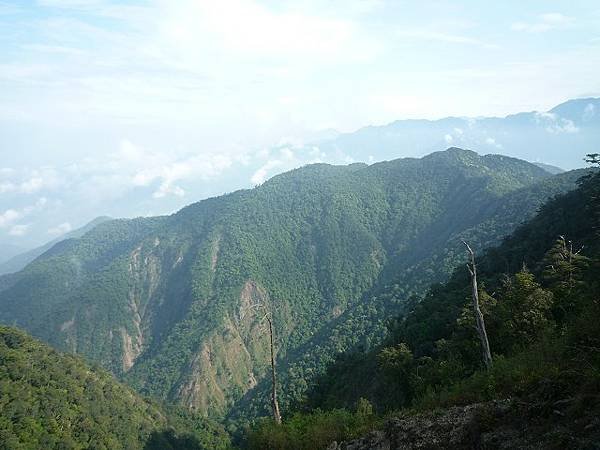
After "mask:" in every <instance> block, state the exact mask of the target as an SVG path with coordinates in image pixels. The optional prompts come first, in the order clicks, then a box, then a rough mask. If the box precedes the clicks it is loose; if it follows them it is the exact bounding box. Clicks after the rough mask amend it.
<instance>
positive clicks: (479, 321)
mask: <svg viewBox="0 0 600 450" xmlns="http://www.w3.org/2000/svg"><path fill="white" fill-rule="evenodd" d="M463 244H465V246H466V247H467V251H468V252H469V256H470V259H471V262H470V264H467V268H468V269H469V273H470V274H471V289H472V297H473V313H474V314H475V323H476V325H477V334H479V341H480V342H481V353H482V356H483V362H484V364H485V367H486V369H488V370H489V369H490V368H491V367H492V354H491V352H490V343H489V341H488V337H487V332H486V331H485V322H484V320H483V314H482V313H481V309H479V290H478V289H477V267H476V266H475V253H473V250H472V249H471V247H469V244H467V243H466V242H465V241H463Z"/></svg>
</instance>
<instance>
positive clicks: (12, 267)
mask: <svg viewBox="0 0 600 450" xmlns="http://www.w3.org/2000/svg"><path fill="white" fill-rule="evenodd" d="M107 220H111V218H110V217H96V218H95V219H94V220H92V221H91V222H89V223H87V224H86V225H84V226H83V227H81V228H78V229H76V230H73V231H69V232H68V233H65V234H63V235H62V236H59V237H57V238H56V239H53V240H51V241H50V242H48V243H46V244H44V245H42V246H40V247H37V248H34V249H32V250H28V251H22V250H21V252H22V253H17V254H15V255H14V256H12V257H11V258H9V259H7V260H6V261H4V262H0V275H4V274H6V273H14V272H18V271H19V270H21V269H23V268H24V267H25V266H26V265H27V264H29V263H30V262H31V261H33V260H34V259H36V258H37V257H38V256H40V255H42V254H43V253H45V252H46V251H48V250H50V249H51V248H52V247H53V246H54V245H55V244H57V243H59V242H61V241H64V240H65V239H72V238H78V237H81V236H83V235H84V234H85V233H87V232H88V231H90V230H91V229H92V228H94V227H95V226H96V225H98V224H101V223H102V222H106V221H107Z"/></svg>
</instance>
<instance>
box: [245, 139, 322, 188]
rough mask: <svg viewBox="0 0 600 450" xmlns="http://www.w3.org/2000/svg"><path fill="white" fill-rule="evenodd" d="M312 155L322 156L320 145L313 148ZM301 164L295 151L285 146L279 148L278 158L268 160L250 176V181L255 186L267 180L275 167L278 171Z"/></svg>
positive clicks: (315, 157) (317, 157)
mask: <svg viewBox="0 0 600 450" xmlns="http://www.w3.org/2000/svg"><path fill="white" fill-rule="evenodd" d="M315 149H316V151H315ZM311 155H312V156H313V158H314V159H319V157H320V156H321V152H320V150H319V149H318V147H313V148H312V151H311ZM315 162H316V161H315ZM301 164H302V162H301V161H300V160H299V159H297V158H296V156H295V154H294V152H293V151H292V150H291V149H290V148H287V147H284V148H282V149H280V150H279V157H278V158H272V159H270V160H268V161H267V162H266V163H265V164H263V165H262V166H261V167H260V168H259V169H258V170H256V171H255V172H254V174H253V175H252V177H251V178H250V182H251V183H252V184H253V185H255V186H256V185H259V184H262V183H264V182H265V181H266V179H267V178H268V176H269V174H270V173H271V172H272V171H273V169H278V171H282V170H286V169H292V168H294V167H298V166H299V165H301Z"/></svg>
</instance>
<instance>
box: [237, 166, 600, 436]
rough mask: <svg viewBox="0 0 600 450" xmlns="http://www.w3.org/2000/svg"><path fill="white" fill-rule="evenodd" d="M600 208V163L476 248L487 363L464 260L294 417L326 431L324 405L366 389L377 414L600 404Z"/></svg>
mask: <svg viewBox="0 0 600 450" xmlns="http://www.w3.org/2000/svg"><path fill="white" fill-rule="evenodd" d="M599 213H600V173H599V172H596V173H595V174H594V173H593V174H589V175H587V176H585V177H583V178H582V179H581V180H580V182H579V188H578V189H576V190H575V191H572V192H569V193H567V194H565V195H561V196H558V197H556V198H554V199H552V200H551V201H549V202H547V203H546V204H545V205H544V206H543V207H542V208H541V210H540V212H539V213H538V214H537V215H536V216H535V217H534V218H533V219H532V220H531V221H529V222H528V223H526V224H524V225H523V226H521V227H519V228H518V229H517V230H516V231H515V232H514V233H513V234H512V235H511V236H509V237H508V238H507V239H505V240H504V242H503V243H502V245H500V246H498V247H496V248H492V249H489V250H488V251H487V252H485V254H484V255H483V256H482V257H481V258H478V260H477V263H478V267H479V268H480V274H479V275H480V278H481V279H482V280H483V283H481V285H480V301H481V308H482V311H483V313H484V317H485V321H486V324H487V328H488V336H489V340H490V346H491V350H492V353H493V355H494V364H493V367H492V368H491V369H490V370H486V369H485V368H484V366H483V361H482V356H481V349H480V344H479V341H478V337H477V334H476V331H475V329H474V324H475V319H474V315H473V310H472V307H471V305H470V292H469V289H470V286H469V274H468V271H467V269H466V268H465V267H464V266H459V267H458V268H457V269H456V271H455V272H454V274H453V276H452V278H451V279H450V281H448V282H447V283H444V284H438V285H435V286H433V287H432V288H431V289H430V290H429V291H428V292H427V294H426V295H425V296H424V298H423V300H422V301H420V302H416V301H415V302H414V306H413V307H412V309H411V311H410V312H409V313H408V314H407V315H406V316H404V317H400V318H399V319H398V320H397V321H395V322H394V323H393V324H392V325H391V326H390V334H389V336H388V338H387V339H386V341H385V342H384V343H383V344H382V345H381V346H378V347H377V348H375V349H373V350H371V351H368V352H362V353H354V354H345V355H342V356H341V357H340V358H338V360H337V361H336V362H335V363H334V364H332V365H331V366H330V367H329V369H328V371H327V373H326V374H325V375H324V376H322V377H321V378H320V380H319V382H318V383H317V385H316V386H315V388H314V389H313V390H312V392H311V395H310V396H309V398H308V400H307V401H306V403H305V404H304V407H303V408H301V410H303V411H304V412H303V413H300V412H299V413H297V414H296V416H294V419H292V420H293V421H294V422H299V421H300V422H302V421H305V422H306V421H314V422H316V423H315V424H313V429H319V424H320V423H325V422H326V421H327V420H329V419H328V417H329V414H330V413H329V412H328V411H336V413H335V414H350V413H346V412H344V413H341V412H340V411H347V410H351V409H352V407H353V405H354V404H355V402H356V401H357V400H359V399H362V398H363V397H364V398H367V399H368V400H369V401H371V402H372V403H373V405H374V407H375V409H376V410H377V411H379V412H380V413H383V412H385V411H393V410H395V409H400V408H417V409H430V408H434V407H439V406H449V405H455V404H467V403H472V402H479V401H485V400H491V399H497V398H506V397H518V398H521V399H523V401H525V402H533V403H534V404H535V405H536V408H537V409H536V410H537V414H539V416H540V417H538V419H539V418H544V417H548V416H552V415H553V414H554V415H556V414H559V415H560V416H561V417H564V416H565V415H566V414H567V415H571V416H573V417H576V416H578V415H587V416H594V415H597V414H598V413H600V396H599V393H600V338H599V336H600V322H599V321H598V318H599V317H600V277H598V274H599V273H600V239H599V237H600V214H599ZM387 295H391V296H394V295H395V294H394V292H393V290H392V291H391V292H390V293H388V294H387ZM360 401H366V400H364V399H362V400H360ZM561 402H562V404H568V405H570V407H569V409H568V410H567V411H566V412H561V411H558V412H556V408H557V406H556V405H558V404H561ZM539 405H541V406H539ZM315 408H317V409H315ZM340 408H345V409H340ZM553 408H554V409H553ZM568 417H570V416H568ZM568 417H567V419H568ZM326 418H327V419H326ZM524 420H530V419H528V418H524ZM547 420H551V419H547ZM572 420H573V421H574V420H575V419H572ZM371 423H372V420H370V421H367V422H365V423H359V424H357V425H356V426H357V427H364V426H367V427H368V426H369V425H370V424H371ZM573 423H574V422H573ZM588 428H589V429H587V431H586V432H587V433H589V432H591V430H592V428H590V427H588ZM308 432H309V433H312V431H310V430H309V431H308ZM566 433H567V434H568V430H567V431H566ZM249 436H250V437H249V439H248V444H249V446H250V447H251V448H285V444H283V445H280V443H282V442H283V443H288V444H290V445H291V446H290V447H289V448H295V447H294V446H293V445H292V444H293V443H294V442H295V440H294V439H295V437H294V434H293V432H292V431H291V430H288V429H286V428H277V427H275V426H274V425H273V424H268V425H265V424H262V425H259V426H257V427H256V428H255V429H254V430H253V431H251V432H250V433H249ZM273 436H275V438H276V439H277V440H276V442H277V444H276V445H273V444H271V441H270V440H269V439H271V438H272V437H273ZM351 436H352V433H351V432H348V433H347V434H346V436H345V438H348V437H351ZM558 436H559V435H558V434H557V437H558ZM307 439H309V440H310V439H313V437H312V436H310V437H308V438H307ZM560 442H561V441H557V442H556V443H555V444H556V445H559V447H560V446H561V445H562V444H560ZM325 447H326V444H324V445H322V446H321V448H325ZM298 448H300V447H298ZM557 448H558V447H557Z"/></svg>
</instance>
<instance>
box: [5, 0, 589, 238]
mask: <svg viewBox="0 0 600 450" xmlns="http://www.w3.org/2000/svg"><path fill="white" fill-rule="evenodd" d="M599 73H600V5H599V4H598V2H597V1H585V0H583V1H576V2H573V1H568V2H567V1H518V2H517V1H502V2H481V1H420V2H415V1H402V0H397V1H385V0H344V1H331V0H308V1H293V2H292V1H285V0H280V1H259V0H219V1H216V0H214V1H213V0H211V1H207V0H178V1H173V0H170V1H166V0H155V1H153V0H152V1H120V2H117V1H105V0H39V1H6V0H0V133H1V135H2V139H1V140H0V156H1V160H0V234H1V233H2V232H3V230H4V232H7V230H9V229H10V228H9V225H6V226H4V228H3V229H2V217H4V215H5V214H6V211H9V210H12V211H15V212H19V211H25V210H26V208H29V210H28V211H35V210H36V208H38V207H44V208H48V206H47V205H52V204H54V203H53V202H56V201H60V202H62V203H65V202H66V200H65V199H64V198H60V199H59V200H57V199H56V198H54V197H56V196H55V195H54V193H56V192H58V191H60V190H63V191H64V190H65V189H67V188H69V189H71V190H74V189H76V190H77V194H76V195H77V196H76V197H75V194H72V195H73V196H74V197H73V199H72V201H73V202H76V201H79V202H81V201H82V199H84V198H85V199H87V200H86V201H88V202H90V205H92V204H95V203H94V201H95V199H100V198H102V199H103V201H118V200H119V199H120V198H121V197H122V195H123V192H125V191H128V192H129V191H131V190H132V189H133V190H139V189H141V188H144V187H148V186H150V185H152V189H150V190H149V194H150V195H147V196H145V197H143V199H142V198H141V197H140V203H139V204H140V205H142V206H140V207H139V208H137V209H136V210H135V211H133V212H132V214H152V213H164V212H168V211H171V210H172V209H173V208H174V207H176V206H181V205H182V204H185V203H189V202H191V201H194V200H197V199H198V197H199V196H205V195H214V194H216V193H220V192H223V191H227V190H232V189H234V188H238V187H242V186H246V185H249V184H251V178H252V177H251V176H249V177H247V178H246V179H243V180H242V179H238V178H237V175H235V176H233V175H232V173H233V172H232V171H231V168H233V167H237V166H243V165H245V164H248V162H249V161H251V160H252V159H253V158H264V157H265V154H266V153H265V152H267V150H265V149H268V148H270V147H272V146H274V145H276V144H278V143H281V142H296V141H302V140H304V139H307V138H308V137H310V136H311V135H312V134H313V133H315V132H317V131H319V130H322V129H327V128H335V129H337V130H340V131H351V130H354V129H356V128H359V127H361V126H364V125H369V124H383V123H387V122H390V121H393V120H396V119H402V118H431V119H433V118H440V117H444V116H449V115H454V116H482V115H486V116H490V115H506V114H509V113H513V112H518V111H529V110H540V111H545V110H547V109H548V108H551V107H552V106H554V105H556V104H558V103H560V102H562V101H564V100H566V99H569V98H576V97H581V96H598V95H600V81H599V80H600V77H599V76H598V74H599ZM269 162H270V160H267V161H266V164H265V165H267V164H269ZM271 166H274V167H276V164H275V165H273V164H271ZM263 168H264V166H263ZM250 175H253V174H250ZM254 175H256V174H254ZM227 177H230V178H227ZM190 179H193V180H197V181H198V183H200V184H201V187H200V188H198V189H196V191H194V198H190V197H189V196H188V197H186V195H185V194H186V193H185V192H184V190H183V189H181V188H180V187H179V185H178V184H177V181H180V180H188V181H189V180H190ZM255 179H256V177H255ZM73 180H79V181H77V182H75V181H73ZM75 185H76V188H75V187H74V186H75ZM2 186H5V187H6V186H9V187H10V186H13V187H11V188H9V187H6V188H5V189H4V193H3V191H2V189H3V188H2ZM9 191H10V192H9ZM136 192H137V191H136ZM63 194H64V192H63ZM142 195H145V194H142V193H140V196H142ZM53 196H54V197H53ZM171 197H173V198H177V199H178V200H177V202H178V203H173V202H171V203H168V202H167V203H165V200H164V199H165V198H171ZM136 198H137V197H136ZM77 199H78V200H77ZM107 199H108V200H107ZM98 201H99V200H98ZM161 202H162V203H161ZM40 204H42V206H40ZM36 205H38V206H36ZM112 212H113V213H114V212H116V213H119V214H121V212H120V211H112ZM106 213H111V211H106V210H98V214H106ZM28 214H29V216H32V215H33V213H31V212H30V213H28ZM89 214H91V212H90V213H89ZM26 215H27V214H26ZM13 216H14V214H13ZM59 216H60V214H58V213H57V214H56V217H54V219H53V220H54V221H55V222H56V224H55V227H59V226H61V225H64V224H65V223H68V224H69V225H68V226H67V225H64V226H63V227H62V230H64V229H67V228H69V227H70V226H71V222H73V221H74V219H70V221H67V219H64V218H61V217H59ZM7 217H8V216H7ZM21 217H24V216H23V215H21ZM91 218H92V217H89V219H91ZM32 220H33V219H32ZM4 223H5V224H9V223H10V226H11V227H12V226H17V225H23V226H26V225H27V223H25V222H19V220H17V219H11V220H10V221H5V222H4ZM55 227H50V228H52V229H55ZM20 230H21V231H20V232H21V234H20V235H21V236H24V235H25V234H26V233H27V231H26V230H27V229H26V228H21V229H20ZM55 231H57V232H58V231H60V230H59V229H58V228H56V230H55ZM16 234H18V233H15V235H16ZM50 234H53V233H50ZM46 237H48V236H46ZM39 240H43V239H42V237H40V238H39Z"/></svg>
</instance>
